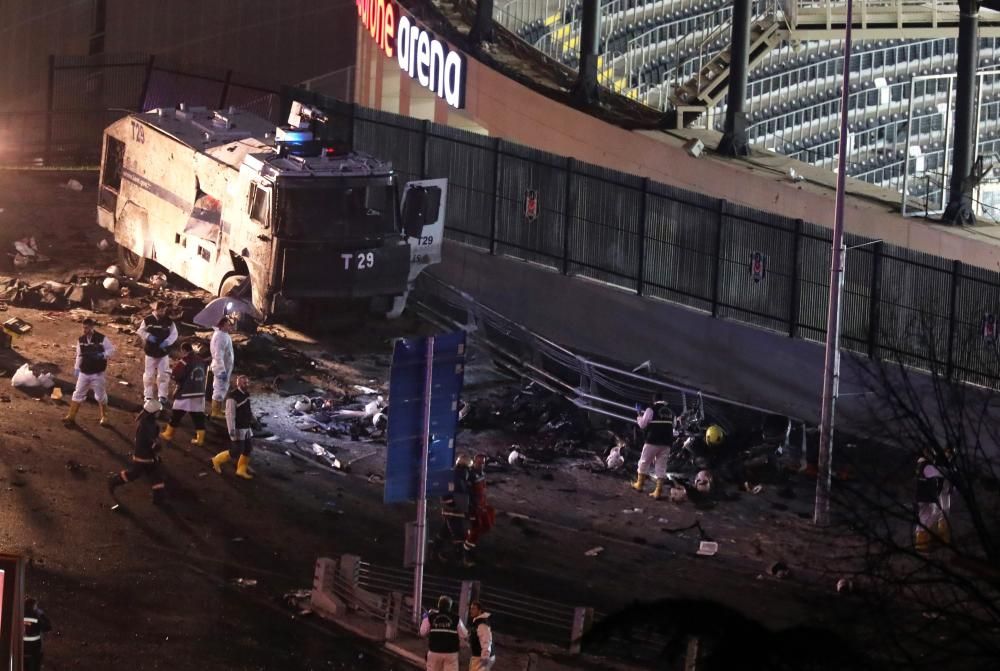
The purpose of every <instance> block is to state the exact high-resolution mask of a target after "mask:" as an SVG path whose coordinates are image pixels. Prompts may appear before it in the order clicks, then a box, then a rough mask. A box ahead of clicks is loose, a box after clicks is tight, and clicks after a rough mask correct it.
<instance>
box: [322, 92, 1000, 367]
mask: <svg viewBox="0 0 1000 671" xmlns="http://www.w3.org/2000/svg"><path fill="white" fill-rule="evenodd" d="M339 113H341V114H344V115H348V116H350V118H351V123H350V124H349V125H350V127H351V128H352V133H353V138H352V140H353V144H354V147H355V148H356V149H360V150H363V151H368V152H370V153H372V154H375V155H377V156H380V157H382V158H386V159H389V160H391V161H392V162H393V165H394V166H395V168H396V169H397V170H398V171H399V173H400V174H401V175H402V176H403V177H404V178H406V179H417V178H429V177H447V178H448V179H449V191H448V211H447V223H446V236H447V237H448V238H449V239H452V240H455V241H458V242H462V243H465V244H469V245H473V246H476V247H479V248H482V249H484V250H487V251H489V252H490V253H492V254H501V255H504V256H509V257H515V258H520V259H523V260H525V261H529V262H532V263H537V264H541V265H544V266H547V267H551V268H554V269H556V270H558V271H559V272H562V273H564V274H567V275H575V276H579V277H586V278H590V279H592V280H597V281H601V282H604V283H607V284H609V285H612V286H616V287H620V288H622V289H625V290H628V291H631V292H634V293H636V294H638V295H642V296H649V297H654V298H660V299H664V300H668V301H671V302H674V303H680V304H683V305H686V306H689V307H692V308H695V309H699V310H703V311H705V312H708V313H710V314H711V315H712V316H715V317H720V318H724V319H731V320H734V321H739V322H743V323H746V324H752V325H754V326H758V327H763V328H767V329H771V330H774V331H778V332H781V333H785V334H787V335H788V336H790V337H798V338H804V339H807V340H813V341H819V342H822V341H823V340H824V338H825V335H826V309H827V308H826V306H827V299H828V281H829V263H830V257H831V254H830V245H831V235H830V230H829V229H827V228H825V227H822V226H818V225H815V224H811V223H808V222H805V221H802V220H795V219H789V218H787V217H784V216H781V215H778V214H773V213H769V212H762V211H760V210H755V209H752V208H749V207H745V206H743V205H739V204H736V203H731V202H728V201H726V200H721V199H716V198H710V197H707V196H705V195H702V194H698V193H693V192H690V191H685V190H683V189H678V188H675V187H672V186H669V185H666V184H660V183H657V182H653V181H651V180H649V179H644V178H641V177H637V176H635V175H629V174H625V173H621V172H617V171H614V170H610V169H607V168H602V167H599V166H594V165H590V164H586V163H582V162H579V161H576V160H574V159H572V158H566V157H562V156H556V155H553V154H548V153H545V152H542V151H539V150H537V149H532V148H530V147H525V146H522V145H518V144H515V143H512V142H508V141H506V140H501V139H498V138H491V137H484V136H481V135H478V134H475V133H470V132H466V131H461V130H456V129H454V128H449V127H446V126H439V125H436V124H433V123H430V122H428V121H421V120H417V119H412V118H409V117H402V116H399V115H395V114H389V113H385V112H380V111H377V110H370V109H366V108H361V107H357V106H350V105H343V106H341V108H340V110H339ZM532 212H534V213H535V216H530V215H531V213H532ZM846 243H847V245H848V247H851V248H853V249H850V251H848V254H847V272H846V281H845V292H844V308H843V309H844V315H843V322H842V345H843V347H844V348H845V349H849V350H852V351H855V352H859V353H861V354H864V355H867V356H869V357H878V358H883V357H890V356H891V357H896V358H899V359H901V360H902V361H904V362H905V363H907V364H909V365H914V366H917V367H922V368H926V369H935V370H941V372H942V373H946V374H947V375H949V376H955V377H956V378H960V379H963V380H965V381H969V382H973V383H977V384H985V385H990V386H993V385H995V384H996V383H997V376H998V351H997V339H996V337H995V336H993V335H991V330H990V329H991V326H990V325H991V324H992V323H994V321H995V319H996V317H997V315H998V313H1000V310H998V306H1000V273H998V272H997V271H994V270H986V269H982V268H977V267H973V266H969V265H967V264H963V263H962V262H961V261H958V260H954V261H952V260H946V259H942V258H939V257H934V256H931V255H928V254H924V253H921V252H917V251H913V250H910V249H907V248H903V247H898V246H895V245H891V244H887V243H884V242H877V241H872V240H870V239H867V238H863V237H860V236H856V235H850V234H848V235H847V236H846ZM866 243H869V244H866ZM860 245H864V246H860ZM854 247H856V248H854Z"/></svg>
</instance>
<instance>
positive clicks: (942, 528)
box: [934, 520, 951, 545]
mask: <svg viewBox="0 0 1000 671" xmlns="http://www.w3.org/2000/svg"><path fill="white" fill-rule="evenodd" d="M934 536H935V537H936V538H937V540H938V541H939V542H940V543H941V544H942V545H950V544H951V526H950V525H949V524H948V520H938V523H937V524H936V525H934Z"/></svg>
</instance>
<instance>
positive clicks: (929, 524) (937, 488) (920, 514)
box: [914, 449, 952, 553]
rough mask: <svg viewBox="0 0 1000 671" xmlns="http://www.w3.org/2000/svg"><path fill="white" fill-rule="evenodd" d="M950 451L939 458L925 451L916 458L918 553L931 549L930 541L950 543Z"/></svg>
mask: <svg viewBox="0 0 1000 671" xmlns="http://www.w3.org/2000/svg"><path fill="white" fill-rule="evenodd" d="M947 473H948V454H947V452H946V453H945V456H944V458H936V457H935V454H934V453H933V451H931V450H930V449H928V450H925V451H924V453H923V454H922V455H921V456H920V458H919V459H917V525H916V528H915V530H914V547H915V549H916V550H917V552H921V553H926V552H930V550H931V541H937V542H939V543H941V544H942V545H948V544H949V543H951V525H950V524H949V520H948V518H949V516H950V513H951V489H952V485H951V481H949V480H948V477H947Z"/></svg>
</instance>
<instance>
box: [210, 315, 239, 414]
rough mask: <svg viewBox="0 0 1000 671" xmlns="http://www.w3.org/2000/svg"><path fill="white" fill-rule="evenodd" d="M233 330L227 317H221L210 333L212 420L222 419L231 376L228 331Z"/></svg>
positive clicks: (231, 360)
mask: <svg viewBox="0 0 1000 671" xmlns="http://www.w3.org/2000/svg"><path fill="white" fill-rule="evenodd" d="M232 328H233V324H232V322H231V321H230V320H229V318H228V317H223V318H222V319H220V320H219V323H218V324H216V326H215V329H214V332H213V333H212V342H211V345H210V350H211V353H212V376H213V378H214V380H213V382H212V411H211V414H210V415H209V416H210V417H213V418H224V417H225V416H226V415H225V412H224V411H223V403H224V402H225V400H226V393H227V392H228V391H229V377H230V376H231V375H232V374H233V363H234V356H233V339H232V338H231V337H230V336H229V331H231V330H232Z"/></svg>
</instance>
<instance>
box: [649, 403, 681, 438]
mask: <svg viewBox="0 0 1000 671" xmlns="http://www.w3.org/2000/svg"><path fill="white" fill-rule="evenodd" d="M673 439H674V413H673V412H672V411H671V410H670V407H669V406H668V405H667V404H666V403H664V402H663V401H657V402H656V403H654V404H653V421H651V422H650V423H649V424H648V425H647V426H646V435H645V437H644V440H645V442H647V443H649V444H650V445H670V443H672V442H673Z"/></svg>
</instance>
